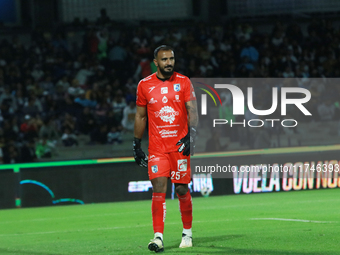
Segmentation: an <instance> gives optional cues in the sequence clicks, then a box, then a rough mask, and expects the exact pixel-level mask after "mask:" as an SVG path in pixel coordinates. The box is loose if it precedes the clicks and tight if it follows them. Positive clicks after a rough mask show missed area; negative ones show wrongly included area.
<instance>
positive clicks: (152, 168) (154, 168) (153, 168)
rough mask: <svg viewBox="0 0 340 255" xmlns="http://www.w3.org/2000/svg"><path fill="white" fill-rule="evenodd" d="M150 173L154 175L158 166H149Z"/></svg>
mask: <svg viewBox="0 0 340 255" xmlns="http://www.w3.org/2000/svg"><path fill="white" fill-rule="evenodd" d="M151 171H152V172H153V173H154V174H155V173H157V172H158V166H157V165H155V166H151Z"/></svg>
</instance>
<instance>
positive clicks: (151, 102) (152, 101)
mask: <svg viewBox="0 0 340 255" xmlns="http://www.w3.org/2000/svg"><path fill="white" fill-rule="evenodd" d="M156 102H157V100H155V99H153V98H151V99H150V101H149V104H154V103H156Z"/></svg>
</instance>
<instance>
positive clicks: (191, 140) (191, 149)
mask: <svg viewBox="0 0 340 255" xmlns="http://www.w3.org/2000/svg"><path fill="white" fill-rule="evenodd" d="M195 140H196V129H195V128H193V127H190V128H189V132H188V134H187V135H186V136H184V137H183V138H182V139H181V140H179V141H178V142H177V144H176V145H180V146H179V148H178V151H179V152H183V153H182V154H183V155H184V156H189V155H190V154H191V156H192V155H194V153H195Z"/></svg>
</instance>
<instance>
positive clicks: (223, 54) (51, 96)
mask: <svg viewBox="0 0 340 255" xmlns="http://www.w3.org/2000/svg"><path fill="white" fill-rule="evenodd" d="M339 11H340V2H337V1H330V0H327V1H326V0H324V1H314V0H313V1H307V0H296V1H293V0H286V1H279V0H274V1H269V0H247V1H237V0H210V1H207V0H192V1H190V0H184V1H183V0H177V1H175V0H173V1H166V0H158V1H157V0H140V1H138V0H126V1H124V0H117V1H109V0H96V1H91V0H82V1H72V0H21V1H20V0H3V1H1V3H0V110H1V112H0V161H1V163H2V164H4V166H1V171H0V182H1V183H2V184H1V185H0V201H2V202H1V204H0V208H7V207H15V206H20V205H21V206H36V205H48V203H50V202H51V201H50V198H49V197H44V196H45V195H46V194H45V193H44V192H45V191H44V190H39V188H41V187H38V186H36V185H33V184H25V185H19V184H18V182H19V181H20V180H26V179H27V180H28V179H29V180H31V179H32V180H33V179H34V180H38V179H41V180H40V181H41V183H46V182H48V183H50V184H49V185H47V186H49V187H50V186H53V188H54V192H55V193H57V192H58V191H60V192H62V191H63V192H65V194H63V193H61V194H58V196H60V198H61V197H69V198H78V199H83V200H84V201H86V202H104V201H105V202H106V201H118V200H138V199H147V198H148V197H149V196H150V193H138V194H128V193H127V190H128V182H129V181H133V180H135V181H140V180H147V174H146V172H145V171H144V172H143V170H142V169H139V168H138V167H137V165H135V164H133V162H132V163H131V162H127V163H112V164H109V163H108V164H103V165H86V166H83V165H79V166H77V167H70V166H67V163H65V167H61V168H60V169H59V168H50V167H46V168H45V167H39V166H38V165H36V164H35V165H34V167H33V166H32V167H29V165H21V166H22V168H21V167H19V166H16V165H14V164H19V163H20V164H21V163H38V162H47V161H70V160H85V159H86V160H87V159H94V160H96V159H102V158H107V159H110V158H117V157H130V156H131V155H132V150H131V144H132V139H133V133H132V130H131V126H132V125H131V121H129V118H133V111H134V109H135V108H134V107H135V106H134V101H135V89H136V86H137V84H138V81H139V80H140V79H142V78H144V77H146V76H148V75H149V74H151V73H152V72H154V71H155V67H154V66H153V65H152V58H153V54H152V53H153V49H154V48H156V47H157V46H159V45H161V44H168V45H171V46H173V47H174V49H175V53H176V71H178V72H180V73H182V74H184V75H187V76H189V77H190V78H216V77H226V78H266V79H267V78H297V80H299V81H301V82H300V83H298V84H297V85H296V86H302V87H305V88H307V89H308V90H310V91H311V93H312V97H313V100H312V101H311V102H309V104H308V109H310V110H311V112H312V113H313V116H312V117H311V118H306V119H301V121H300V122H299V128H296V129H292V130H290V131H287V130H285V129H275V130H269V129H263V130H261V131H260V132H259V133H249V134H248V136H247V138H246V139H244V137H243V136H242V137H241V136H240V134H239V133H237V132H236V133H235V132H232V131H231V130H229V129H226V130H224V129H221V130H219V131H218V132H216V134H217V136H218V141H219V142H220V151H224V152H228V151H240V152H242V151H245V150H252V149H271V148H278V147H297V146H323V145H337V144H339V136H340V122H339V121H340V104H339V98H340V85H337V84H336V83H333V84H331V85H328V83H327V81H326V80H327V79H331V78H338V77H339V76H340V30H339V29H340V27H339V25H340V22H339V20H340V19H339V14H340V12H339ZM313 78H319V80H320V79H321V80H324V82H316V83H313V82H304V81H306V80H308V79H313ZM326 78H327V79H326ZM267 92H268V88H265V87H258V88H256V95H257V98H256V99H255V101H256V100H258V102H263V103H264V104H267V103H268V102H269V103H270V102H271V101H270V97H266V96H265V95H267ZM222 99H223V98H222ZM223 102H224V101H223ZM210 103H212V102H210ZM227 107H228V104H227V103H226V104H223V106H221V107H220V108H219V109H218V108H216V110H217V112H218V111H221V110H223V109H225V108H227ZM222 108H223V109H222ZM132 124H133V123H132ZM200 125H201V126H200V128H201V138H200V139H199V140H198V142H197V143H198V145H197V147H198V151H197V152H198V153H199V152H218V150H219V149H216V147H214V146H213V148H211V146H209V145H210V144H211V139H216V137H213V136H211V137H210V136H208V137H204V135H203V134H212V132H210V131H211V130H209V129H207V126H206V120H204V119H202V122H201V124H200ZM206 131H208V132H206ZM198 136H200V130H199V132H198ZM258 137H260V138H261V139H257V138H258ZM202 138H204V139H202ZM143 141H144V143H143V147H144V148H147V142H146V141H147V134H146V133H145V137H144V140H143ZM263 141H266V142H263ZM318 150H319V149H318V148H317V147H316V149H315V152H317V151H318ZM321 151H322V150H321ZM328 155H329V156H331V155H334V154H327V153H326V154H325V155H324V154H323V155H320V158H322V159H321V160H333V159H337V158H327V156H328ZM314 156H315V154H311V155H309V156H307V157H306V156H305V155H304V156H303V157H304V158H306V159H304V160H307V161H311V160H313V159H314V160H315V161H317V160H319V159H318V158H314ZM286 157H288V158H287V160H288V161H289V155H288V156H287V155H286ZM244 160H245V161H244V162H243V163H244V164H246V163H247V160H246V157H245V158H244ZM338 160H339V159H338ZM284 162H287V161H284ZM284 162H282V163H284ZM249 163H254V162H253V161H249ZM5 164H7V165H5ZM13 169H20V172H19V173H18V171H14V172H13ZM86 176H87V177H86ZM91 176H92V177H91ZM108 176H111V177H110V178H111V179H110V178H108ZM89 180H91V181H94V180H96V181H98V183H97V184H98V187H100V183H105V185H104V186H105V188H106V190H103V191H100V190H99V191H98V189H97V190H96V189H95V188H93V186H91V187H92V188H91V187H89V186H88V187H87V186H86V183H87V181H89ZM110 180H112V181H111V182H110ZM229 181H230V180H229ZM218 182H220V180H218ZM95 183H96V182H94V183H92V184H91V185H95ZM223 185H227V184H223ZM104 186H101V187H104ZM50 188H51V189H52V187H50ZM110 188H111V189H110ZM91 190H92V191H91ZM91 192H93V193H91ZM96 192H97V193H96ZM110 192H112V193H110ZM149 192H150V191H149ZM40 193H41V194H40ZM215 193H216V194H230V193H233V190H232V186H229V187H228V189H225V190H224V191H223V192H222V191H221V193H220V192H218V191H217V188H216V191H215ZM42 194H43V195H42ZM91 194H92V197H91ZM96 196H97V197H96ZM169 196H170V194H169ZM15 199H17V200H15ZM18 199H19V200H21V203H19V202H17V204H16V203H15V201H18Z"/></svg>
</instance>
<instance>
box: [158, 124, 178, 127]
mask: <svg viewBox="0 0 340 255" xmlns="http://www.w3.org/2000/svg"><path fill="white" fill-rule="evenodd" d="M172 127H179V124H175V125H164V126H157V128H172Z"/></svg>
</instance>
